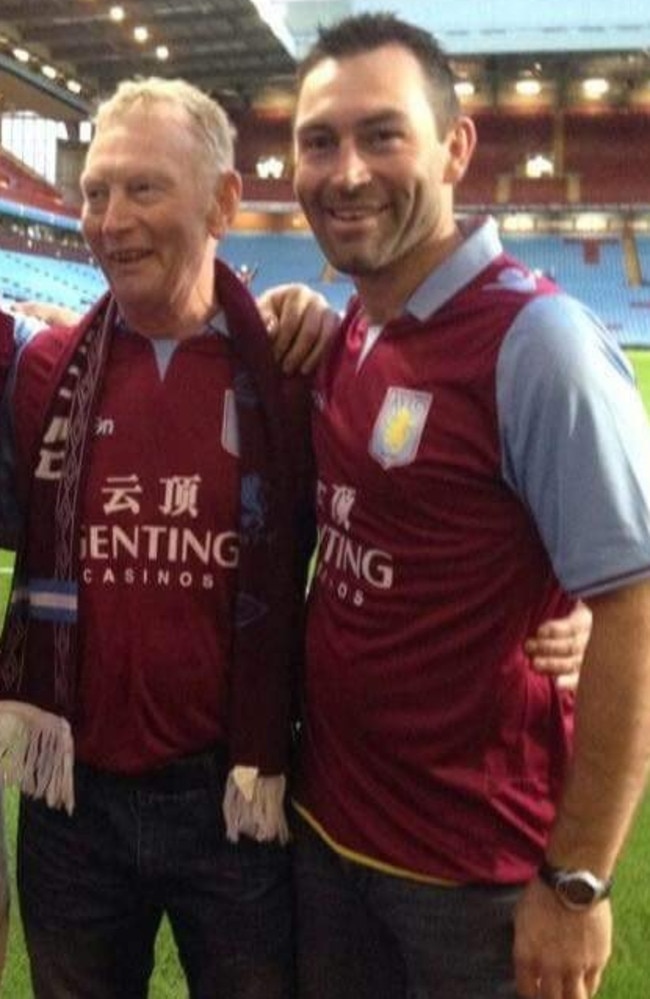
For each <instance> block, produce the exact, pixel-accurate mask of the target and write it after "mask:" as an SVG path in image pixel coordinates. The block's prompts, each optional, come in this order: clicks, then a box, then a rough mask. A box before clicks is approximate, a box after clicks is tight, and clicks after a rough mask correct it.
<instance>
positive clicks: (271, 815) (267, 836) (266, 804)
mask: <svg viewBox="0 0 650 999" xmlns="http://www.w3.org/2000/svg"><path fill="white" fill-rule="evenodd" d="M286 783H287V782H286V779H285V778H284V777H283V776H281V775H279V776H274V777H260V775H259V771H258V769H257V767H241V766H237V767H233V769H232V770H231V771H230V773H229V774H228V780H227V781H226V790H225V793H224V798H223V814H224V818H225V820H226V835H227V837H228V839H229V840H230V841H231V842H232V843H237V842H238V840H239V837H240V836H241V835H243V836H249V837H250V838H251V839H254V840H257V841H258V842H259V843H265V842H270V841H271V840H275V839H277V840H278V841H279V842H280V843H281V844H282V845H284V844H285V843H287V842H288V841H289V827H288V825H287V820H286V816H285V814H284V792H285V789H286Z"/></svg>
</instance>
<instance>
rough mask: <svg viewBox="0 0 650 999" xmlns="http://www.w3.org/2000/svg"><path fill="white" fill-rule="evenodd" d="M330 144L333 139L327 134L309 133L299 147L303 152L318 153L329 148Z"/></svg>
mask: <svg viewBox="0 0 650 999" xmlns="http://www.w3.org/2000/svg"><path fill="white" fill-rule="evenodd" d="M332 145H333V141H332V138H331V136H329V135H309V136H306V137H305V138H304V139H303V140H302V141H301V143H300V148H301V150H302V151H303V152H307V153H320V152H323V151H324V150H326V149H330V148H331V146H332Z"/></svg>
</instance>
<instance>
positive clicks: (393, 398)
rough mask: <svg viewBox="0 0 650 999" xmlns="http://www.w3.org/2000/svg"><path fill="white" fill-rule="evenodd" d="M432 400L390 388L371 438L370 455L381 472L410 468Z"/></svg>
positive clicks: (427, 393)
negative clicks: (389, 469) (380, 468)
mask: <svg viewBox="0 0 650 999" xmlns="http://www.w3.org/2000/svg"><path fill="white" fill-rule="evenodd" d="M432 401H433V396H432V395H431V393H430V392H416V391H414V390H412V389H405V388H397V387H396V386H391V388H389V389H387V391H386V396H385V398H384V401H383V403H382V406H381V409H380V410H379V415H378V416H377V419H376V420H375V426H374V428H373V431H372V437H371V438H370V454H371V455H372V457H373V458H375V459H376V460H377V461H378V462H379V464H380V465H381V466H382V468H397V467H399V466H401V465H409V464H410V463H411V462H412V461H413V460H414V459H415V456H416V455H417V453H418V448H419V446H420V439H421V437H422V431H423V430H424V425H425V423H426V420H427V415H428V413H429V409H430V408H431V403H432Z"/></svg>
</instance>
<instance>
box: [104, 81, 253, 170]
mask: <svg viewBox="0 0 650 999" xmlns="http://www.w3.org/2000/svg"><path fill="white" fill-rule="evenodd" d="M138 104H141V105H142V106H143V107H144V108H148V107H151V106H152V105H154V104H170V105H172V106H174V107H177V108H181V109H182V110H183V111H185V113H186V114H187V116H188V118H189V120H190V122H191V125H192V128H193V131H194V134H195V136H196V139H197V141H198V143H199V145H200V146H201V148H202V149H203V152H204V154H205V156H204V159H205V163H206V166H207V167H208V169H209V170H211V171H214V174H215V177H216V176H218V175H219V174H220V173H222V172H223V171H224V170H232V169H234V164H235V134H236V133H235V128H234V126H233V125H232V123H231V121H230V119H229V117H228V115H227V114H226V112H225V111H224V109H223V108H222V107H221V105H220V104H218V103H217V101H215V100H213V99H212V98H211V97H208V95H207V94H204V93H203V91H202V90H199V88H198V87H195V86H193V85H192V84H191V83H187V81H186V80H180V79H176V80H165V79H163V78H162V77H158V76H150V77H147V78H143V79H136V80H123V81H122V82H121V83H120V84H119V85H118V87H117V89H116V91H115V92H114V94H113V95H112V96H111V97H109V98H108V99H107V100H105V101H103V102H102V103H101V104H100V105H99V107H98V108H97V112H96V114H95V117H94V119H93V123H94V125H95V127H96V128H97V129H101V128H102V126H103V125H104V124H107V123H108V122H110V121H112V120H115V119H118V120H119V118H121V117H122V116H123V115H125V114H127V113H128V112H129V111H130V110H131V109H132V108H134V107H135V106H136V105H138Z"/></svg>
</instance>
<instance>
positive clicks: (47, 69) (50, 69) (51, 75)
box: [41, 64, 58, 80]
mask: <svg viewBox="0 0 650 999" xmlns="http://www.w3.org/2000/svg"><path fill="white" fill-rule="evenodd" d="M41 73H42V74H43V76H46V77H47V78H48V80H56V78H57V75H58V74H57V72H56V70H55V68H54V66H47V65H45V64H44V65H43V66H41Z"/></svg>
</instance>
